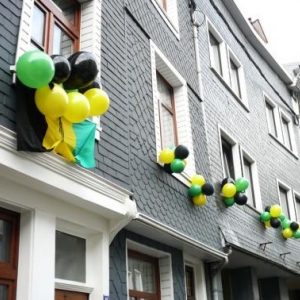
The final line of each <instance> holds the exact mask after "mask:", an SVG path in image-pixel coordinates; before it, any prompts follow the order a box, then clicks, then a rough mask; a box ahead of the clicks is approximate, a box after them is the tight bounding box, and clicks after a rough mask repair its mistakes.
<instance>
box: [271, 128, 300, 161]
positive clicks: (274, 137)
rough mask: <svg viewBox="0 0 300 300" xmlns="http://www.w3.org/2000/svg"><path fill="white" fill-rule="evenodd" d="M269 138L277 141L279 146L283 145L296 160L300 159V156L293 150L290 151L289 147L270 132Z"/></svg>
mask: <svg viewBox="0 0 300 300" xmlns="http://www.w3.org/2000/svg"><path fill="white" fill-rule="evenodd" d="M269 136H270V137H271V138H272V139H273V140H275V141H276V142H277V143H278V144H279V145H281V146H282V147H283V148H284V149H286V150H287V151H288V152H289V153H290V154H292V155H293V156H294V157H295V158H296V159H299V156H298V154H297V153H295V152H293V151H292V150H291V149H289V148H288V147H287V146H285V145H284V144H283V143H282V142H281V141H280V140H279V139H278V138H277V137H276V136H275V135H273V134H272V133H270V132H269Z"/></svg>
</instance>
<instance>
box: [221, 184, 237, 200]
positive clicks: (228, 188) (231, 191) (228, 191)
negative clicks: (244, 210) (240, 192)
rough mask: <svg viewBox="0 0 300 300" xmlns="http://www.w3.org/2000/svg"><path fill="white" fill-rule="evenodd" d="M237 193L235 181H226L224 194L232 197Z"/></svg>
mask: <svg viewBox="0 0 300 300" xmlns="http://www.w3.org/2000/svg"><path fill="white" fill-rule="evenodd" d="M235 193H236V187H235V185H234V184H233V183H226V184H225V185H224V186H223V188H222V194H223V195H224V196H225V197H227V198H231V197H233V196H234V195H235Z"/></svg>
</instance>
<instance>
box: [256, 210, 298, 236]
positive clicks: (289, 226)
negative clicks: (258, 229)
mask: <svg viewBox="0 0 300 300" xmlns="http://www.w3.org/2000/svg"><path fill="white" fill-rule="evenodd" d="M260 221H261V222H263V223H264V224H265V226H266V227H273V228H279V227H280V226H281V228H282V235H283V237H284V238H285V239H289V238H292V237H293V238H295V239H299V238H300V230H299V223H297V222H295V221H293V222H291V221H290V220H289V219H287V218H286V216H285V215H284V214H283V213H282V209H281V207H280V206H279V205H277V204H275V205H272V206H267V207H265V211H264V212H262V213H261V214H260Z"/></svg>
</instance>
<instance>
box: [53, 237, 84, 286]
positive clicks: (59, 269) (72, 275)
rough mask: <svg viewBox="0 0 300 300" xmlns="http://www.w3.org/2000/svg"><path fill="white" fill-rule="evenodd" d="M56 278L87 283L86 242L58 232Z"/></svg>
mask: <svg viewBox="0 0 300 300" xmlns="http://www.w3.org/2000/svg"><path fill="white" fill-rule="evenodd" d="M55 247H56V248H55V277H56V278H60V279H66V280H71V281H78V282H85V281H86V267H85V266H86V240H85V239H83V238H80V237H76V236H73V235H70V234H67V233H64V232H61V231H56V241H55Z"/></svg>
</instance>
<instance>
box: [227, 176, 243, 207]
mask: <svg viewBox="0 0 300 300" xmlns="http://www.w3.org/2000/svg"><path fill="white" fill-rule="evenodd" d="M248 186H249V182H248V180H247V179H246V178H244V177H240V178H238V179H237V180H236V181H234V180H233V179H232V178H229V177H228V178H225V179H223V181H222V183H221V188H222V190H221V195H222V197H223V201H224V204H225V206H226V207H230V206H232V205H234V204H235V203H236V204H238V205H244V204H246V203H247V200H248V198H247V195H246V194H245V190H246V189H247V188H248Z"/></svg>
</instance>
